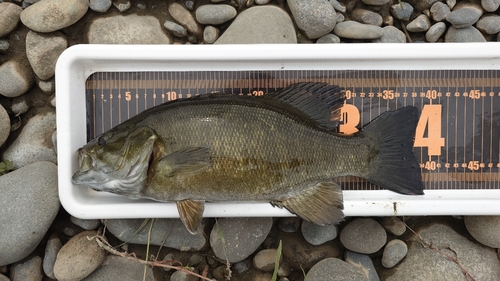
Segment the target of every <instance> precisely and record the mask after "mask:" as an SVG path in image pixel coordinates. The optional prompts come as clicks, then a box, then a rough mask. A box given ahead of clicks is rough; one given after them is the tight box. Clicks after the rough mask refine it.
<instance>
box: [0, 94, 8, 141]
mask: <svg viewBox="0 0 500 281" xmlns="http://www.w3.org/2000/svg"><path fill="white" fill-rule="evenodd" d="M9 134H10V118H9V114H7V111H6V110H5V108H3V106H2V105H1V104H0V146H2V145H3V144H4V142H5V141H6V140H7V138H8V137H9Z"/></svg>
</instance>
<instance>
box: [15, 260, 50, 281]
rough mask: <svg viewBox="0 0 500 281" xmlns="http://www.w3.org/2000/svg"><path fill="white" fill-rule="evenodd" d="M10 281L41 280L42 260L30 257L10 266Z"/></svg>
mask: <svg viewBox="0 0 500 281" xmlns="http://www.w3.org/2000/svg"><path fill="white" fill-rule="evenodd" d="M10 275H11V278H12V281H38V280H40V281H41V280H42V279H43V273H42V258H40V257H38V256H34V257H31V258H29V259H27V260H24V261H22V262H19V263H15V264H13V265H12V266H11V273H10Z"/></svg>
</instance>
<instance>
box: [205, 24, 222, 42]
mask: <svg viewBox="0 0 500 281" xmlns="http://www.w3.org/2000/svg"><path fill="white" fill-rule="evenodd" d="M219 33H220V31H219V29H218V28H216V27H214V26H211V25H207V26H205V29H204V30H203V41H204V42H205V43H207V44H213V43H214V42H215V41H217V39H218V38H219Z"/></svg>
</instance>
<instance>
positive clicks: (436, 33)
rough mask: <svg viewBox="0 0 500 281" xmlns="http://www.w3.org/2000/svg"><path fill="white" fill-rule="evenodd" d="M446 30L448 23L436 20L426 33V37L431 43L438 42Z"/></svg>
mask: <svg viewBox="0 0 500 281" xmlns="http://www.w3.org/2000/svg"><path fill="white" fill-rule="evenodd" d="M445 31H446V24H445V23H444V22H436V23H435V24H433V25H432V26H431V27H430V28H429V30H427V32H426V33H425V39H426V40H427V42H429V43H434V42H437V41H438V40H439V38H441V36H443V34H444V33H445Z"/></svg>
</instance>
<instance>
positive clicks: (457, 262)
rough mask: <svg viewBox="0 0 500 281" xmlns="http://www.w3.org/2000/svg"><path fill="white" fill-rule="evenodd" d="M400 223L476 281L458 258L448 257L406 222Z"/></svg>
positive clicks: (472, 280)
mask: <svg viewBox="0 0 500 281" xmlns="http://www.w3.org/2000/svg"><path fill="white" fill-rule="evenodd" d="M397 219H399V218H397ZM400 221H401V222H402V223H403V224H404V225H405V226H406V228H408V229H409V230H410V231H411V232H412V233H413V234H415V236H417V237H418V239H420V241H421V242H422V244H424V245H425V246H427V247H428V248H429V249H431V250H433V251H436V252H438V253H439V254H440V255H442V256H444V257H445V258H447V259H449V260H451V261H452V262H454V263H456V264H457V265H458V266H459V267H460V269H461V270H462V272H463V273H464V274H465V276H467V277H468V278H470V280H471V281H476V279H475V278H474V277H472V275H471V274H470V273H469V271H467V269H466V268H465V267H464V266H463V265H462V264H461V263H460V262H459V261H458V259H457V258H455V257H452V256H450V255H448V254H447V253H445V252H443V251H441V249H438V248H436V247H434V246H433V245H432V243H431V242H428V241H427V240H425V239H424V238H423V237H422V236H421V235H420V234H418V233H417V232H415V231H414V230H413V229H412V228H411V227H409V226H408V225H407V224H406V223H405V222H404V221H402V220H400ZM447 249H448V250H450V251H452V252H453V253H455V251H453V250H452V249H450V248H447ZM455 255H456V253H455Z"/></svg>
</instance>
